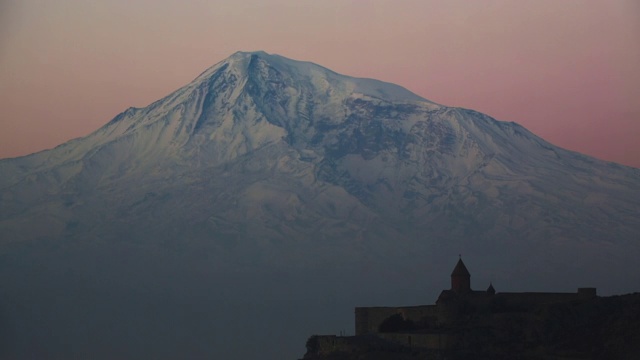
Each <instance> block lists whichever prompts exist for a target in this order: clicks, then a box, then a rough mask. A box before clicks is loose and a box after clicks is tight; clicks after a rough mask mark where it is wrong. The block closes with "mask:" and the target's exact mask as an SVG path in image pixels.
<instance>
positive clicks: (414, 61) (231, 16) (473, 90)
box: [0, 0, 640, 167]
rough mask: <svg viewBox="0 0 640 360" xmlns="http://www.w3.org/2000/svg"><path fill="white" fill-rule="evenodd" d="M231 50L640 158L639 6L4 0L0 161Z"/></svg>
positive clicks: (597, 152)
mask: <svg viewBox="0 0 640 360" xmlns="http://www.w3.org/2000/svg"><path fill="white" fill-rule="evenodd" d="M238 50H246V51H249V50H264V51H267V52H269V53H277V54H280V55H283V56H286V57H290V58H294V59H300V60H308V61H312V62H315V63H318V64H321V65H323V66H325V67H328V68H330V69H332V70H334V71H337V72H339V73H343V74H348V75H352V76H362V77H371V78H377V79H381V80H385V81H389V82H393V83H397V84H399V85H402V86H404V87H406V88H408V89H410V90H412V91H414V92H415V93H417V94H419V95H421V96H423V97H425V98H427V99H430V100H432V101H435V102H438V103H441V104H444V105H451V106H461V107H465V108H471V109H475V110H478V111H481V112H484V113H486V114H488V115H490V116H493V117H494V118H496V119H499V120H508V121H515V122H518V123H520V124H522V125H524V126H525V127H527V128H528V129H530V130H531V131H533V132H534V133H536V134H538V135H540V136H541V137H543V138H545V139H547V140H548V141H550V142H552V143H554V144H556V145H559V146H562V147H565V148H568V149H571V150H577V151H580V152H583V153H586V154H589V155H592V156H595V157H598V158H601V159H605V160H611V161H616V162H620V163H622V164H626V165H631V166H635V167H640V2H638V1H637V0H628V1H623V0H619V1H616V0H610V1H601V0H597V1H589V0H575V1H574V0H564V1H559V0H530V1H524V0H519V1H511V0H509V1H498V0H483V1H472V0H470V1H455V0H448V1H427V0H416V1H395V0H393V1H392V0H388V1H373V0H372V1H365V0H362V1H356V0H351V1H337V0H327V1H301V0H268V1H267V0H247V1H239V0H235V1H226V0H223V1H211V0H182V1H178V0H175V1H169V0H153V1H152V0H110V1H87V0H56V1H48V0H0V158H4V157H12V156H19V155H25V154H28V153H31V152H34V151H38V150H42V149H45V148H51V147H53V146H56V145H58V144H60V143H62V142H64V141H67V140H69V139H71V138H74V137H78V136H83V135H86V134H88V133H90V132H91V131H93V130H96V129H97V128H99V127H100V126H102V125H104V124H105V123H106V122H108V121H109V120H110V119H111V118H113V117H114V116H115V115H117V114H118V113H119V112H121V111H123V110H125V109H126V108H127V107H130V106H136V107H143V106H146V105H148V104H149V103H150V102H152V101H154V100H157V99H159V98H161V97H163V96H165V95H167V94H168V93H169V92H171V91H173V90H175V89H177V88H179V87H180V86H182V85H185V84H186V83H188V82H189V81H191V80H192V79H193V78H194V77H196V76H197V75H198V74H199V73H201V72H202V71H203V70H204V69H206V68H207V67H209V66H211V65H213V64H214V63H216V62H218V61H220V60H222V59H224V58H225V57H227V56H229V55H231V54H232V53H234V52H235V51H238Z"/></svg>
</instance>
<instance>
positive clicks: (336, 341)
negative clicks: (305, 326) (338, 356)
mask: <svg viewBox="0 0 640 360" xmlns="http://www.w3.org/2000/svg"><path fill="white" fill-rule="evenodd" d="M312 338H314V339H313V341H314V342H315V348H314V349H313V350H314V351H315V352H314V353H315V354H317V355H326V354H331V353H333V352H349V351H350V350H352V349H353V348H354V346H353V344H351V342H350V341H349V338H347V337H342V336H336V335H314V336H313V337H312Z"/></svg>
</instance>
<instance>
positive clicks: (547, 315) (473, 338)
mask: <svg viewBox="0 0 640 360" xmlns="http://www.w3.org/2000/svg"><path fill="white" fill-rule="evenodd" d="M405 331H406V330H405ZM413 332H414V333H415V334H419V333H420V329H419V328H414V329H413ZM447 332H448V333H449V334H456V333H457V334H460V335H461V337H462V339H463V341H461V342H460V343H459V344H457V345H456V346H455V347H454V348H452V349H446V350H427V349H421V348H417V347H409V346H402V345H398V344H397V343H394V342H391V341H385V340H383V339H381V338H379V337H376V336H374V335H371V334H368V335H359V336H352V337H339V338H337V339H338V340H337V341H338V342H339V343H340V345H339V347H338V348H337V349H336V350H335V351H330V352H324V353H323V352H322V351H321V350H320V349H319V346H318V342H317V338H316V337H311V338H310V339H309V340H308V342H307V350H308V351H307V354H306V355H305V357H304V359H305V360H330V359H331V360H352V359H353V360H355V359H360V360H386V359H389V360H391V359H399V360H404V359H423V358H425V359H450V360H463V359H464V360H466V359H505V360H506V359H530V360H534V359H576V360H578V359H629V360H632V359H638V357H640V293H634V294H628V295H620V296H609V297H597V298H593V299H589V300H585V301H574V302H563V303H556V304H543V305H539V306H537V307H535V308H533V309H531V310H528V311H522V310H515V309H506V308H504V309H500V308H495V309H492V311H488V312H478V313H472V314H468V317H467V318H466V319H464V320H461V321H460V322H459V323H458V324H457V325H455V326H452V327H451V328H449V329H447Z"/></svg>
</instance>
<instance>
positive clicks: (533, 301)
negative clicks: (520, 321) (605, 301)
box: [495, 292, 592, 307]
mask: <svg viewBox="0 0 640 360" xmlns="http://www.w3.org/2000/svg"><path fill="white" fill-rule="evenodd" d="M590 297H592V296H591V293H587V294H585V293H584V292H582V293H577V292H576V293H546V292H522V293H498V294H496V295H495V298H496V299H498V300H500V301H504V302H505V304H506V305H508V306H516V307H517V306H523V307H530V306H535V305H540V304H551V303H558V302H568V301H575V300H582V299H589V298H590Z"/></svg>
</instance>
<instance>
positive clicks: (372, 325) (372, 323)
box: [355, 305, 439, 335]
mask: <svg viewBox="0 0 640 360" xmlns="http://www.w3.org/2000/svg"><path fill="white" fill-rule="evenodd" d="M355 314H356V316H355V320H356V335H362V334H370V333H378V328H379V327H380V324H382V322H383V321H385V320H386V319H387V318H389V317H390V316H392V315H395V314H400V315H402V317H403V318H404V319H406V320H411V321H414V322H419V321H421V320H424V319H425V318H431V319H436V318H438V316H439V315H438V314H439V313H438V307H437V306H436V305H422V306H403V307H360V308H356V309H355Z"/></svg>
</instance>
